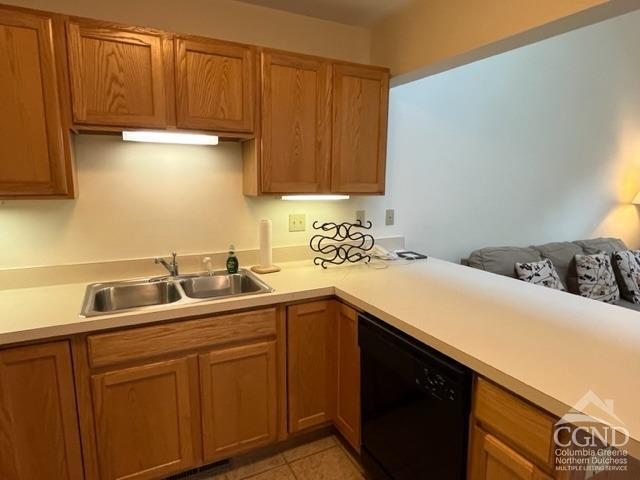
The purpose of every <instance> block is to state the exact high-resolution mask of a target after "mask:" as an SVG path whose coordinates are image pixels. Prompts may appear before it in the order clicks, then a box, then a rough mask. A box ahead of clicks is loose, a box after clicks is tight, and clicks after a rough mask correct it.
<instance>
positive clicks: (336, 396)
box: [287, 300, 360, 451]
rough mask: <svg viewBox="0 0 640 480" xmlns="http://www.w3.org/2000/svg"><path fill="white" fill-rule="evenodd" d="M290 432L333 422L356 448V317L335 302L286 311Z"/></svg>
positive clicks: (358, 411) (327, 301)
mask: <svg viewBox="0 0 640 480" xmlns="http://www.w3.org/2000/svg"><path fill="white" fill-rule="evenodd" d="M287 348H288V351H287V354H288V386H289V431H290V432H298V431H300V430H304V429H307V428H310V427H315V426H318V425H322V424H326V423H330V422H333V424H334V425H335V427H336V428H337V429H338V430H339V431H340V433H342V435H343V436H344V438H345V439H346V440H347V441H348V442H349V443H350V444H351V446H353V448H354V449H355V450H357V451H359V450H360V349H359V347H358V314H357V312H356V311H355V310H354V309H353V308H351V307H349V306H347V305H344V304H342V303H340V302H338V301H335V300H323V301H318V302H310V303H303V304H299V305H294V306H291V307H289V309H288V312H287Z"/></svg>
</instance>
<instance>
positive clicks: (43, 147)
mask: <svg viewBox="0 0 640 480" xmlns="http://www.w3.org/2000/svg"><path fill="white" fill-rule="evenodd" d="M63 32H64V30H63V29H61V30H60V31H59V32H58V30H57V29H56V32H55V34H56V38H64V33H63ZM58 33H59V34H60V35H58ZM61 45H64V40H62V43H55V42H54V26H53V20H52V18H51V17H47V16H45V15H40V14H35V13H27V12H22V11H15V10H10V9H3V8H0V91H1V92H2V94H1V95H0V111H2V115H0V196H2V197H23V196H62V197H64V196H73V178H72V171H71V169H72V165H71V157H70V156H71V153H70V143H69V132H68V131H67V132H64V131H63V122H62V113H61V103H60V100H61V97H60V95H61V93H60V91H59V88H58V83H57V82H58V74H60V72H59V71H58V70H59V69H58V67H57V64H56V54H57V55H60V54H64V53H63V52H58V51H57V50H58V49H61V48H63V47H61V48H56V47H57V46H61Z"/></svg>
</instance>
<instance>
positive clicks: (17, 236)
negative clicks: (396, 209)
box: [0, 135, 399, 269]
mask: <svg viewBox="0 0 640 480" xmlns="http://www.w3.org/2000/svg"><path fill="white" fill-rule="evenodd" d="M74 143H75V152H76V160H77V165H78V184H79V189H78V198H77V199H76V200H7V201H5V202H3V203H2V202H0V203H2V204H0V252H2V255H0V269H4V268H15V267H29V266H39V265H59V264H75V263H84V262H100V261H108V260H124V259H133V258H146V257H151V256H157V255H167V253H168V252H169V251H170V250H171V249H175V250H177V251H178V252H179V253H180V254H181V255H185V254H199V253H211V252H224V251H226V250H227V247H228V246H229V244H231V243H233V244H235V246H236V248H238V249H239V250H250V249H255V248H257V247H258V221H259V220H260V219H261V218H270V219H271V220H272V221H273V244H274V246H289V245H305V244H306V243H308V241H309V238H310V237H311V235H312V232H313V231H312V229H311V226H310V225H311V224H312V223H313V221H314V220H318V221H345V220H353V219H354V218H355V212H356V210H358V209H365V210H366V212H367V217H368V218H369V219H371V220H372V221H373V222H374V223H375V225H376V227H377V228H376V229H375V233H376V234H377V236H391V235H397V234H398V233H399V231H398V230H397V229H396V228H395V227H385V226H384V209H385V208H392V207H393V204H392V203H391V202H390V199H389V198H388V197H361V198H353V199H351V200H347V201H339V202H286V201H283V200H280V199H279V198H250V197H245V196H244V195H243V194H242V156H241V153H240V144H238V143H232V142H223V143H221V144H220V145H218V146H215V147H211V146H206V147H203V146H193V145H154V144H143V143H132V142H123V141H122V140H121V139H120V138H119V137H115V136H108V135H79V136H77V137H75V142H74ZM389 176H390V178H393V174H392V172H389ZM290 213H305V214H306V215H307V230H306V232H293V233H291V232H289V229H288V216H289V214H290Z"/></svg>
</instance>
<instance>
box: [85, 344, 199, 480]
mask: <svg viewBox="0 0 640 480" xmlns="http://www.w3.org/2000/svg"><path fill="white" fill-rule="evenodd" d="M92 385H93V401H94V414H95V424H96V437H97V444H98V445H97V446H98V458H99V463H100V478H101V480H116V479H127V480H134V479H136V480H137V479H140V480H142V479H155V478H160V477H162V476H166V475H169V474H171V473H174V472H178V471H181V470H186V469H188V468H190V467H192V466H194V442H195V441H197V439H196V438H194V433H193V431H192V427H193V422H192V415H193V414H194V412H192V406H191V405H192V403H191V395H192V393H191V391H192V390H191V388H190V379H189V362H188V358H186V357H184V358H178V359H173V360H166V361H162V362H158V363H153V364H149V365H142V366H137V367H131V368H126V369H122V370H116V371H112V372H108V373H103V374H99V375H94V376H93V377H92Z"/></svg>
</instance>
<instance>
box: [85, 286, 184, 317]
mask: <svg viewBox="0 0 640 480" xmlns="http://www.w3.org/2000/svg"><path fill="white" fill-rule="evenodd" d="M180 298H182V297H181V296H180V292H179V291H178V289H177V288H176V285H175V284H174V283H170V282H155V283H150V282H144V283H137V284H129V285H112V286H108V287H104V288H100V289H99V290H96V292H95V295H94V302H93V309H94V310H95V311H97V312H105V313H107V312H117V311H119V310H128V309H130V308H138V307H148V306H152V305H166V304H168V303H174V302H177V301H178V300H180Z"/></svg>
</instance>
